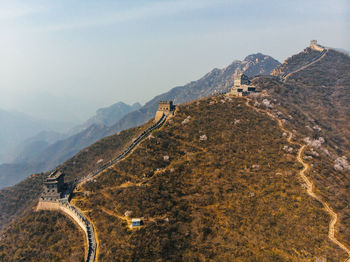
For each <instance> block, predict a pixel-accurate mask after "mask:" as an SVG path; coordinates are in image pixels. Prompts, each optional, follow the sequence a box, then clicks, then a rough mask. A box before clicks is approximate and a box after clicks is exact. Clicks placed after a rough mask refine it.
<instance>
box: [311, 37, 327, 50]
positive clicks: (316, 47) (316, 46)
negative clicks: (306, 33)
mask: <svg viewBox="0 0 350 262" xmlns="http://www.w3.org/2000/svg"><path fill="white" fill-rule="evenodd" d="M310 48H311V49H313V50H317V51H320V52H322V51H323V50H324V49H325V48H324V47H323V46H321V45H319V44H318V43H317V40H311V41H310Z"/></svg>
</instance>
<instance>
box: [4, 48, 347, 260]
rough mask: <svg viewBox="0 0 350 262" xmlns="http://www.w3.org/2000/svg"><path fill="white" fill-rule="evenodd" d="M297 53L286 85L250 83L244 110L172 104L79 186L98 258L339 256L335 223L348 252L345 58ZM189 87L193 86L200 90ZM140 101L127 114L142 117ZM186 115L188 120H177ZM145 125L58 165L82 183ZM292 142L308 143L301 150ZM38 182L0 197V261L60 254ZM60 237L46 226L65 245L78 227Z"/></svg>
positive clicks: (229, 104) (274, 80)
mask: <svg viewBox="0 0 350 262" xmlns="http://www.w3.org/2000/svg"><path fill="white" fill-rule="evenodd" d="M299 55H301V56H303V58H302V59H299V58H300V57H299V58H298V57H295V58H297V60H294V62H293V63H292V62H291V61H292V60H290V62H291V63H289V65H287V64H284V65H282V66H281V68H280V71H279V72H290V73H292V72H294V73H293V74H292V75H291V76H290V77H289V78H288V79H287V81H281V80H282V79H281V78H280V77H276V76H260V77H255V78H254V79H253V80H252V81H253V83H254V84H255V85H257V86H258V87H259V88H260V89H261V90H262V93H261V94H262V95H260V96H251V97H250V99H251V100H252V101H251V103H250V106H249V107H248V106H247V100H245V99H243V98H239V97H237V98H226V97H224V96H217V97H211V98H207V99H203V100H200V101H195V102H192V103H188V104H185V105H180V106H179V108H178V111H177V114H176V115H175V116H174V117H173V118H172V119H171V121H168V122H167V123H166V124H165V125H164V127H163V128H162V129H161V130H158V131H156V132H154V133H153V134H152V137H150V139H146V140H145V141H144V142H143V143H142V144H141V145H140V146H139V147H138V148H137V149H136V150H135V151H134V152H133V154H132V155H130V156H129V157H128V158H127V159H125V160H123V161H121V162H120V163H118V164H116V165H115V166H114V167H113V168H111V169H108V170H106V172H104V174H101V176H99V177H98V178H96V179H95V180H91V181H90V182H87V183H85V184H84V185H82V187H80V188H79V191H78V192H77V193H76V194H75V195H74V196H73V201H72V202H73V203H75V205H77V206H78V207H79V208H80V209H82V210H83V211H84V213H85V214H86V216H87V217H88V218H89V219H91V220H92V221H94V222H95V223H94V226H95V227H96V232H97V233H96V234H98V239H99V244H100V245H99V248H100V249H99V259H100V260H101V259H104V260H108V261H109V260H142V259H144V258H145V257H146V258H152V259H153V260H154V259H156V260H162V261H163V260H164V261H168V260H169V261H178V260H188V261H200V260H203V257H204V258H205V257H210V258H211V259H212V260H214V261H232V260H235V259H240V260H242V261H265V260H266V261H303V260H305V259H306V260H310V261H311V260H312V261H313V260H315V261H318V260H320V261H321V260H322V261H345V260H346V258H347V257H348V256H347V254H346V252H344V251H343V250H342V249H341V248H340V247H339V245H338V244H333V243H332V242H331V241H330V236H332V234H329V229H330V225H332V224H334V223H333V222H334V219H336V221H335V222H336V223H335V230H334V232H336V234H334V237H335V238H337V239H338V240H339V242H341V243H344V246H346V247H347V246H350V240H349V239H350V238H349V236H350V220H349V219H348V218H349V217H350V209H349V199H350V191H349V187H350V180H349V174H350V166H349V163H348V159H349V158H350V129H349V123H350V115H349V113H348V112H349V111H350V103H349V99H350V88H349V87H350V73H349V72H350V57H349V56H347V55H344V54H343V53H340V52H337V51H334V50H329V51H327V53H326V54H325V56H323V58H322V59H320V60H318V61H317V62H316V63H313V64H310V61H313V59H312V57H313V54H312V53H308V54H306V55H305V54H299ZM297 61H298V62H297ZM291 65H293V68H291V67H289V66H291ZM306 65H309V66H307V67H305V66H306ZM288 67H289V68H288ZM300 68H303V69H302V70H299V71H298V70H297V69H300ZM219 71H220V70H219ZM216 74H220V72H217V73H216ZM207 80H208V81H209V80H210V78H207ZM193 83H196V82H193ZM193 83H192V84H193ZM203 83H205V81H204V80H203V82H202V84H203ZM212 83H213V85H216V84H217V83H218V82H216V81H214V80H213V81H212ZM194 86H195V85H194V84H193V87H194ZM196 87H197V89H201V86H200V84H199V83H198V85H197V86H196ZM178 88H180V87H178ZM207 88H211V89H212V90H217V89H216V87H215V88H214V86H210V85H208V86H207ZM179 90H180V91H182V92H184V90H183V89H179ZM187 90H189V89H187ZM194 90H195V88H193V89H192V92H193V93H189V94H194V93H195V91H194ZM180 91H179V92H180ZM173 92H174V94H176V92H175V91H173ZM198 92H199V91H198ZM201 94H202V93H201ZM163 95H164V96H165V94H163ZM169 96H170V95H169ZM160 97H162V96H159V97H158V98H160ZM165 97H166V96H165ZM155 99H157V98H155ZM152 101H153V100H152ZM145 106H146V105H145ZM145 106H144V107H143V108H141V109H139V110H137V111H136V112H132V113H130V115H132V116H134V117H137V116H139V117H140V119H141V117H142V114H146V113H147V110H146V109H145ZM251 107H255V109H258V110H254V109H253V108H251ZM148 108H149V110H152V103H151V101H150V102H149V104H148ZM137 112H138V113H137ZM266 112H268V113H269V114H266ZM189 116H190V118H188V117H189ZM270 116H274V117H273V118H271V117H270ZM274 118H275V119H274ZM128 119H129V120H130V119H131V118H129V117H128V116H125V117H124V120H125V121H126V120H128ZM184 119H190V120H189V121H188V122H187V123H186V124H185V123H184V121H183V120H184ZM276 119H279V120H280V121H281V122H280V123H283V124H282V125H283V126H284V127H285V128H286V130H282V129H281V128H280V127H279V122H278V121H276ZM130 121H131V120H130ZM119 122H120V121H119ZM146 126H147V124H146V125H144V126H141V127H140V128H138V129H136V128H134V129H129V130H126V131H123V132H120V133H117V134H114V135H112V136H109V137H106V138H104V139H102V140H100V141H98V142H96V143H94V144H93V145H91V146H90V147H88V148H86V149H84V150H82V151H81V152H80V153H78V154H77V155H75V156H74V157H73V158H71V159H70V160H68V161H66V162H65V163H63V164H62V165H61V166H60V167H59V168H62V169H63V170H64V172H65V173H66V174H67V177H66V178H67V180H69V181H72V180H74V179H75V178H80V177H82V176H84V175H86V173H88V171H89V170H90V169H91V168H94V167H96V166H98V164H99V163H101V162H100V161H102V162H104V161H108V160H109V159H110V158H111V157H112V156H115V155H117V154H118V152H121V150H122V148H123V147H124V148H125V147H127V146H128V144H129V143H130V142H131V141H132V140H133V139H134V138H135V136H136V134H137V133H141V132H142V131H143V130H144V129H145V128H146ZM111 128H112V127H110V129H111ZM113 128H116V127H113ZM287 130H289V132H292V133H293V137H292V139H291V140H292V141H293V142H292V143H290V142H289V140H288V139H287V137H288V134H287V133H286V132H288V131H287ZM110 131H111V130H110ZM94 132H97V129H96V130H95V131H94ZM94 132H93V131H92V133H94ZM85 135H86V133H85ZM203 135H205V139H201V137H202V136H203ZM297 144H300V145H307V147H305V148H304V151H303V149H302V150H301V151H299V150H300V147H299V146H298V145H297ZM302 148H303V147H302ZM302 151H303V153H301V152H302ZM298 152H299V153H300V156H301V157H300V158H301V159H303V162H304V163H308V164H309V168H310V170H308V171H307V172H305V173H304V175H305V176H306V177H308V178H309V179H310V181H311V183H313V186H312V189H311V190H313V191H314V192H315V194H316V195H317V196H318V200H315V199H313V198H312V197H311V196H310V195H309V194H307V188H308V187H309V188H310V185H308V184H306V183H304V182H302V181H303V180H302V179H301V173H300V171H301V170H302V165H301V164H300V160H298V159H299V158H298V155H299V154H298ZM165 156H167V158H165ZM43 177H44V174H37V175H33V176H31V177H29V178H27V179H26V180H24V181H22V182H21V183H19V184H17V185H15V186H13V187H9V188H6V189H3V190H0V210H1V211H0V228H1V227H2V228H4V229H5V230H4V231H3V232H4V233H3V234H2V236H3V238H2V239H1V238H0V247H2V248H0V257H1V255H2V257H3V259H4V261H7V260H9V261H11V259H17V260H20V258H21V257H25V256H26V255H27V256H31V257H35V258H36V259H38V257H41V256H43V252H41V250H45V251H46V250H47V252H51V253H55V254H56V253H57V252H52V251H51V249H50V248H51V247H52V244H51V242H48V241H40V240H39V239H37V236H38V235H39V236H47V232H49V230H51V228H48V227H47V224H48V223H47V221H53V220H54V219H56V218H57V214H56V213H54V212H34V211H32V210H33V206H34V205H35V203H36V201H37V199H38V197H39V195H40V192H41V184H42V180H43ZM320 199H321V200H322V201H326V202H327V203H328V204H327V208H325V205H322V204H321V203H320V202H319V200H320ZM323 203H325V202H323ZM328 208H332V209H333V210H334V212H335V213H336V215H335V214H334V216H336V218H334V216H333V215H330V212H329V211H327V210H328ZM126 211H128V212H127V213H129V214H132V217H143V220H144V222H145V223H144V226H143V227H142V228H140V230H133V231H132V233H131V234H130V229H129V228H127V220H128V218H127V216H128V215H127V214H126ZM23 214H24V215H23ZM19 217H20V218H19ZM332 217H333V218H332ZM121 218H122V219H121ZM9 221H13V223H11V225H10V226H8V224H9ZM55 221H56V220H55ZM59 222H60V223H63V222H64V221H62V219H59ZM49 224H55V223H52V222H51V223H49ZM333 226H334V225H333ZM65 230H66V228H65V227H61V228H57V229H56V230H51V232H52V233H51V235H50V237H51V238H53V239H54V240H55V242H56V243H57V242H58V241H66V243H68V244H69V239H70V238H67V235H68V236H69V235H71V234H76V233H75V232H76V231H75V230H69V232H65ZM116 235H117V236H118V241H115V239H116ZM145 236H146V237H145ZM81 237H83V234H81ZM13 239H18V241H17V242H16V245H15V244H14V241H13ZM32 239H35V240H34V241H33V245H27V244H26V243H28V241H30V240H32ZM333 241H334V240H333ZM261 247H264V248H261ZM1 250H2V251H1ZM299 250H301V251H302V252H299ZM68 251H69V250H68V248H66V249H63V251H62V252H60V255H62V258H61V260H67V259H68V258H69V257H70V254H69V252H68ZM1 252H2V253H1ZM28 254H29V255H28ZM45 255H46V254H45ZM83 256H84V252H81V257H83ZM39 260H40V259H39ZM68 260H69V259H68Z"/></svg>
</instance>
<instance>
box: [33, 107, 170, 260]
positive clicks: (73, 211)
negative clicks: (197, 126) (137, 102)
mask: <svg viewBox="0 0 350 262" xmlns="http://www.w3.org/2000/svg"><path fill="white" fill-rule="evenodd" d="M164 103H165V102H164V101H163V102H161V103H160V104H161V105H162V106H164ZM169 105H171V106H170V107H168V108H166V107H162V108H158V111H157V113H156V115H158V116H159V117H158V118H159V119H157V122H156V123H155V124H153V125H152V126H151V127H149V128H148V129H147V130H145V131H144V132H142V133H141V135H139V136H138V137H137V138H136V139H135V140H134V141H133V142H132V143H131V144H130V145H129V146H128V148H127V149H125V150H124V151H123V153H121V154H120V155H119V156H117V157H116V158H114V159H112V160H110V161H108V162H107V163H106V164H105V165H103V166H102V167H100V168H97V169H95V170H94V171H92V172H91V173H90V174H89V175H87V176H86V177H84V178H82V179H80V180H79V181H78V182H76V183H75V184H74V186H72V187H70V188H69V190H66V191H65V192H62V194H61V195H59V197H58V191H59V189H60V188H59V187H57V186H58V184H59V181H60V180H58V179H60V178H61V177H62V175H61V173H59V172H57V171H54V172H52V173H51V174H50V176H49V177H48V179H56V181H57V183H56V184H57V185H56V188H54V189H53V186H52V187H47V188H48V189H46V190H45V191H44V193H43V195H42V196H41V198H40V200H39V202H38V205H37V208H36V210H37V211H39V210H50V211H61V212H63V213H64V214H66V215H68V217H70V218H71V219H73V220H74V221H75V222H76V223H77V224H78V225H79V227H80V228H81V229H82V230H83V231H84V233H85V237H86V239H87V243H88V250H87V252H86V259H85V261H86V262H93V261H95V259H96V253H97V248H98V245H97V236H96V231H95V229H94V226H93V224H92V223H91V222H90V221H89V219H88V218H87V217H86V216H85V215H84V214H83V212H82V211H80V210H79V209H78V208H77V207H75V206H74V205H72V204H71V203H70V202H69V199H70V195H71V193H72V192H73V189H74V188H75V186H78V185H81V184H83V183H85V182H86V181H88V180H90V179H92V178H94V177H96V176H97V175H99V174H100V173H101V172H103V171H105V170H106V169H108V168H110V167H111V166H113V165H115V164H116V163H117V162H119V161H121V160H123V159H124V158H126V157H127V156H128V155H129V154H130V153H131V152H132V151H133V150H134V149H135V147H136V146H137V145H138V144H140V143H141V142H142V141H143V140H144V139H145V138H146V137H148V135H150V134H151V132H152V131H154V130H156V129H158V128H160V127H161V126H163V124H164V123H165V121H166V119H167V117H168V115H170V114H171V113H174V110H175V106H173V105H172V103H169ZM62 178H63V177H62ZM47 183H48V184H52V181H51V180H50V181H49V182H47ZM49 186H51V185H49ZM51 188H52V189H51ZM54 196H56V198H54Z"/></svg>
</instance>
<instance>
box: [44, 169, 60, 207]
mask: <svg viewBox="0 0 350 262" xmlns="http://www.w3.org/2000/svg"><path fill="white" fill-rule="evenodd" d="M43 187H44V191H43V193H42V194H41V197H40V201H58V200H59V199H60V198H62V196H63V192H64V173H63V172H61V171H59V170H55V171H53V172H52V173H51V174H50V175H49V176H48V177H47V178H46V179H45V181H44V186H43Z"/></svg>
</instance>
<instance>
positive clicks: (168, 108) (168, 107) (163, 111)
mask: <svg viewBox="0 0 350 262" xmlns="http://www.w3.org/2000/svg"><path fill="white" fill-rule="evenodd" d="M175 108H176V106H175V105H174V103H173V101H159V102H158V110H157V112H156V115H155V117H154V121H155V122H158V121H159V119H161V118H162V116H163V115H167V116H168V115H170V114H174V111H175Z"/></svg>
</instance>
